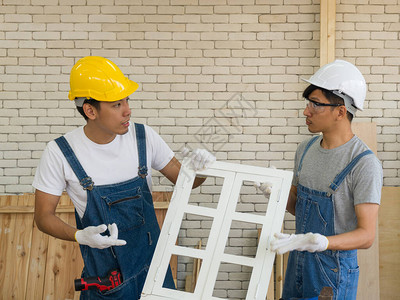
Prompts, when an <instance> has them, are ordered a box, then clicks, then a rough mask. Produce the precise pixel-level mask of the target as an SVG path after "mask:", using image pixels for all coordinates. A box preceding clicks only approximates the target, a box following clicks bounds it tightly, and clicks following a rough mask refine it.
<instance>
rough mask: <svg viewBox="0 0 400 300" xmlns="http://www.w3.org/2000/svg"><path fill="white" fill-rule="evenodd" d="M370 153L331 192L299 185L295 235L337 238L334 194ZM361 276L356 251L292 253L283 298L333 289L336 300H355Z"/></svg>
mask: <svg viewBox="0 0 400 300" xmlns="http://www.w3.org/2000/svg"><path fill="white" fill-rule="evenodd" d="M317 139H318V136H316V137H314V138H312V139H311V140H310V142H309V143H308V144H307V146H306V148H305V150H304V153H303V156H302V157H301V160H300V163H299V167H298V170H297V172H296V176H297V182H299V180H298V178H299V174H300V171H301V168H302V163H303V159H304V157H305V155H306V153H307V151H308V150H309V148H310V147H311V145H312V144H313V143H314V142H315V141H316V140H317ZM368 154H372V151H371V150H366V151H364V152H362V153H361V154H359V155H358V156H356V157H355V158H354V159H353V160H352V161H351V162H350V163H349V164H348V165H347V166H346V167H345V168H344V169H343V170H342V171H341V172H340V173H339V174H337V175H336V177H335V179H334V180H333V183H331V184H330V186H329V187H330V189H331V190H332V193H327V192H321V191H317V190H313V189H309V188H307V187H305V186H302V185H301V184H298V185H297V201H296V234H304V233H308V232H313V233H320V234H322V235H325V236H330V235H335V228H334V202H335V197H334V193H335V191H336V190H337V189H338V188H339V186H340V184H341V183H342V182H343V180H344V179H345V177H346V176H347V174H348V173H349V172H350V171H351V170H352V169H353V167H354V166H355V165H356V164H357V162H358V161H359V160H360V158H361V157H363V156H365V155H368ZM358 275H359V269H358V262H357V250H348V251H342V250H340V251H335V250H326V251H323V252H314V253H311V252H308V251H292V252H291V253H290V254H289V260H288V267H287V270H286V275H285V283H284V289H283V294H282V298H283V299H285V300H288V299H292V298H293V299H297V298H313V297H318V295H319V293H320V291H321V289H322V288H323V287H324V286H328V287H332V289H333V293H334V297H333V299H335V300H345V299H346V300H355V299H356V295H357V285H358Z"/></svg>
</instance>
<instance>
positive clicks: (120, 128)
mask: <svg viewBox="0 0 400 300" xmlns="http://www.w3.org/2000/svg"><path fill="white" fill-rule="evenodd" d="M128 100H129V99H128V97H127V98H124V99H122V100H119V101H114V102H100V109H99V110H97V115H96V118H95V120H94V121H95V123H96V126H97V128H98V129H99V130H100V131H101V132H103V133H104V134H105V135H118V134H119V135H122V134H125V133H127V132H128V127H129V120H130V118H131V109H130V108H129V103H128Z"/></svg>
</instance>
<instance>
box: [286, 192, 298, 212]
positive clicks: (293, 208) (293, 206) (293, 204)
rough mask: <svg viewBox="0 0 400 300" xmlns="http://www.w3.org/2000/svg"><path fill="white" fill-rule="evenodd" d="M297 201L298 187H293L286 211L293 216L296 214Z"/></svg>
mask: <svg viewBox="0 0 400 300" xmlns="http://www.w3.org/2000/svg"><path fill="white" fill-rule="evenodd" d="M296 201H297V187H296V186H294V185H292V186H291V188H290V192H289V199H288V202H287V204H286V210H287V211H288V212H290V213H291V214H292V215H293V216H294V215H295V213H296Z"/></svg>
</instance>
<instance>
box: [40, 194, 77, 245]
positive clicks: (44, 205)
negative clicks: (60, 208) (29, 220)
mask: <svg viewBox="0 0 400 300" xmlns="http://www.w3.org/2000/svg"><path fill="white" fill-rule="evenodd" d="M59 200H60V196H55V195H51V194H48V193H45V192H42V191H39V190H36V191H35V222H36V224H37V226H38V228H39V229H40V230H41V231H43V232H44V233H47V234H49V235H51V236H53V237H56V238H59V239H63V240H67V241H75V232H76V231H77V229H76V228H74V227H72V226H70V225H68V224H67V223H65V222H64V221H62V220H61V219H60V218H59V217H57V216H56V207H57V204H58V202H59Z"/></svg>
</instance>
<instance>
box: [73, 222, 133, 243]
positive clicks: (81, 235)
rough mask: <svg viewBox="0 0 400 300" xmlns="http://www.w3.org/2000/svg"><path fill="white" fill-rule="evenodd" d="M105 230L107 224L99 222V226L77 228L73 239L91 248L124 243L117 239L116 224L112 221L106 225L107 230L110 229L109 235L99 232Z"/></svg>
mask: <svg viewBox="0 0 400 300" xmlns="http://www.w3.org/2000/svg"><path fill="white" fill-rule="evenodd" d="M106 230H107V226H106V225H105V224H101V225H99V226H88V227H86V228H85V229H82V230H78V231H77V232H76V233H75V240H76V241H77V242H78V243H79V244H81V245H87V246H89V247H91V248H98V249H104V248H108V247H111V246H123V245H126V241H124V240H119V239H118V227H117V224H115V223H113V224H111V225H108V230H109V231H110V235H109V236H104V235H101V234H100V233H103V232H105V231H106Z"/></svg>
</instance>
